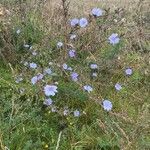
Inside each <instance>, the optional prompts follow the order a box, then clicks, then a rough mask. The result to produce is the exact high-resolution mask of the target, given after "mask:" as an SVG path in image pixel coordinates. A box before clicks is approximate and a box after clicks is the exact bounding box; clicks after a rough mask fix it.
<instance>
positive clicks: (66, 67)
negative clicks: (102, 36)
mask: <svg viewBox="0 0 150 150" xmlns="http://www.w3.org/2000/svg"><path fill="white" fill-rule="evenodd" d="M62 66H63V69H64V70H69V71H72V68H71V67H68V65H67V64H66V63H64V64H63V65H62Z"/></svg>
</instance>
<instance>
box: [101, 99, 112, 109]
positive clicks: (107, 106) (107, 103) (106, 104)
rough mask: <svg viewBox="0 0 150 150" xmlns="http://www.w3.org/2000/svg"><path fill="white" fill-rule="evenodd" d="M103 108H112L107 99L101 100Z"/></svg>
mask: <svg viewBox="0 0 150 150" xmlns="http://www.w3.org/2000/svg"><path fill="white" fill-rule="evenodd" d="M103 108H104V110H106V111H111V110H112V103H111V101H109V100H104V101H103Z"/></svg>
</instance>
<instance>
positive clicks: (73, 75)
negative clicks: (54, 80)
mask: <svg viewBox="0 0 150 150" xmlns="http://www.w3.org/2000/svg"><path fill="white" fill-rule="evenodd" d="M78 76H79V75H78V74H77V73H76V72H73V73H72V74H71V79H72V80H73V81H75V82H76V81H78Z"/></svg>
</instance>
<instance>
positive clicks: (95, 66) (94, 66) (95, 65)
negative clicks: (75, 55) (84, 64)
mask: <svg viewBox="0 0 150 150" xmlns="http://www.w3.org/2000/svg"><path fill="white" fill-rule="evenodd" d="M90 68H91V69H97V68H98V66H97V64H91V65H90Z"/></svg>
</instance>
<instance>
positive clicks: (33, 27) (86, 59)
mask: <svg viewBox="0 0 150 150" xmlns="http://www.w3.org/2000/svg"><path fill="white" fill-rule="evenodd" d="M62 2H63V3H62V4H60V6H59V5H58V6H57V5H56V7H55V9H54V10H53V13H49V11H48V10H47V7H46V5H48V4H45V3H46V2H45V3H44V2H43V1H40V0H38V1H36V2H30V1H28V0H24V1H17V0H16V1H15V0H14V1H9V0H7V1H2V2H1V4H0V149H2V150H148V149H150V132H149V131H150V69H149V66H150V58H149V56H150V51H149V49H150V44H149V37H148V35H147V33H148V32H149V25H148V24H149V20H148V15H147V12H148V10H147V11H146V12H145V11H142V10H143V2H142V1H140V2H139V3H138V5H137V6H138V7H137V10H134V14H135V15H134V16H133V15H132V13H131V12H130V11H129V10H123V9H116V10H115V11H114V10H111V9H110V10H109V9H106V10H105V15H104V16H103V17H102V18H101V17H100V18H98V19H96V18H94V17H92V16H91V15H90V17H89V16H88V15H84V14H82V15H84V16H85V17H87V18H88V17H89V18H88V21H89V26H87V28H83V29H82V28H80V27H79V26H78V27H76V28H71V27H70V22H69V21H70V19H72V18H75V17H77V16H78V14H74V15H72V14H71V10H70V9H69V8H68V6H69V5H67V4H68V3H67V1H66V0H62ZM61 5H62V6H61ZM70 5H71V4H70ZM95 7H96V6H95ZM91 9H92V8H91ZM102 9H105V8H102ZM145 9H146V8H145ZM139 10H140V11H139ZM50 11H51V10H50ZM135 12H136V13H135ZM89 13H90V12H89ZM70 14H71V15H70ZM78 17H80V18H81V17H83V16H78ZM124 18H126V19H124ZM114 20H117V22H116V21H114ZM17 31H18V33H17ZM72 33H74V34H76V35H77V39H76V40H70V35H71V34H72ZM112 33H118V35H119V37H120V39H121V40H120V42H119V43H118V44H116V45H114V46H113V45H111V44H110V43H109V42H108V37H109V36H110V35H111V34H112ZM58 42H63V44H64V45H63V47H62V48H58V47H57V43H58ZM26 45H27V46H26ZM68 49H75V50H76V57H75V58H69V57H68ZM33 53H35V54H33ZM26 62H28V63H32V62H34V63H36V64H37V66H38V67H37V68H36V69H31V68H30V67H29V64H27V66H26V65H25V63H26ZM64 63H66V64H67V65H68V66H70V67H72V68H73V71H74V72H77V73H78V74H79V78H78V81H77V82H74V81H72V79H71V77H70V75H71V74H70V72H69V71H66V70H64V69H63V68H62V65H63V64H64ZM92 63H94V64H97V65H98V69H95V70H94V72H96V73H97V77H92V76H91V74H92V73H93V70H92V69H91V68H90V64H92ZM48 68H50V69H51V71H52V73H51V75H44V77H43V80H40V81H38V82H37V83H36V84H35V85H33V84H32V83H31V79H32V77H34V76H35V75H37V74H39V73H43V74H44V71H45V69H48ZM127 68H132V70H133V74H132V75H130V76H128V75H126V74H125V70H126V69H127ZM20 78H22V79H23V80H22V81H21V80H20V81H18V79H20ZM17 82H18V83H17ZM116 83H121V85H122V89H121V90H120V91H117V90H116V89H115V84H116ZM47 84H55V85H57V86H58V89H57V90H58V93H56V95H55V96H54V97H51V98H52V100H53V103H54V104H53V105H52V106H46V105H44V104H43V102H44V100H45V98H46V96H45V94H44V91H43V89H44V86H45V85H47ZM84 85H91V86H92V87H93V91H92V92H90V93H88V92H87V91H85V90H84V89H83V86H84ZM104 99H108V100H110V101H111V102H112V104H113V108H112V110H111V111H108V112H107V111H105V110H104V108H103V106H102V102H103V100H104ZM64 109H68V110H69V113H68V114H67V115H64ZM75 110H79V112H80V115H79V116H78V117H75V115H74V111H75ZM57 147H58V149H57Z"/></svg>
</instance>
